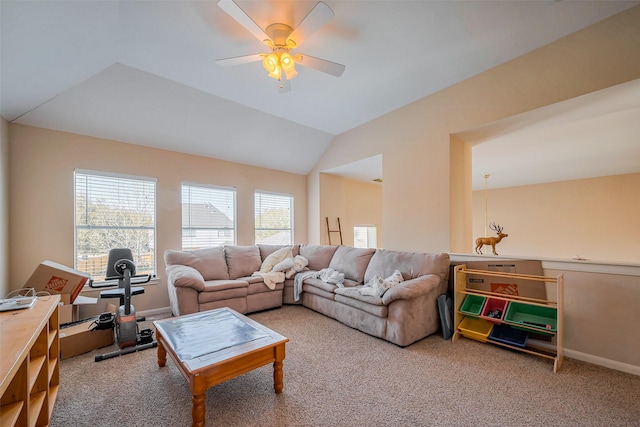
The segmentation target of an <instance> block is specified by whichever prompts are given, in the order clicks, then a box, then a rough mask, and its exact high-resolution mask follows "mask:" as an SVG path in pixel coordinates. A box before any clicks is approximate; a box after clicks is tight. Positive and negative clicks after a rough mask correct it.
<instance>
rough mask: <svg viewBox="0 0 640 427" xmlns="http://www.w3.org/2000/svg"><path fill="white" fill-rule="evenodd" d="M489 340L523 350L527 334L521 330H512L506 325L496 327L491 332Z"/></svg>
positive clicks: (527, 337)
mask: <svg viewBox="0 0 640 427" xmlns="http://www.w3.org/2000/svg"><path fill="white" fill-rule="evenodd" d="M489 339H490V340H491V341H496V342H500V343H503V344H508V345H513V346H516V347H520V348H524V347H525V346H526V345H527V340H528V339H529V333H528V332H526V331H523V330H521V329H514V328H512V327H511V326H508V325H496V326H494V327H493V329H492V330H491V333H490V334H489Z"/></svg>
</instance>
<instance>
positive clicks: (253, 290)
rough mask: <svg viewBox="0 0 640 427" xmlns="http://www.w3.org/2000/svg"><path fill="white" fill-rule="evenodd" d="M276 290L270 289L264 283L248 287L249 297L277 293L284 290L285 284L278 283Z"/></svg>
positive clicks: (250, 284)
mask: <svg viewBox="0 0 640 427" xmlns="http://www.w3.org/2000/svg"><path fill="white" fill-rule="evenodd" d="M275 286H276V287H275V288H274V289H269V288H268V287H267V285H265V284H264V282H262V281H261V282H254V283H249V286H247V295H255V294H261V293H263V292H275V291H280V290H282V289H284V282H280V283H276V285H275Z"/></svg>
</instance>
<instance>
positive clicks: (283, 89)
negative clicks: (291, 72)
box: [278, 77, 291, 93]
mask: <svg viewBox="0 0 640 427" xmlns="http://www.w3.org/2000/svg"><path fill="white" fill-rule="evenodd" d="M287 92H291V82H290V81H289V80H287V79H286V78H284V77H283V78H282V79H280V81H278V93H287Z"/></svg>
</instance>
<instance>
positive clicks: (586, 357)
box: [564, 349, 640, 376]
mask: <svg viewBox="0 0 640 427" xmlns="http://www.w3.org/2000/svg"><path fill="white" fill-rule="evenodd" d="M564 355H565V357H570V358H572V359H576V360H581V361H583V362H587V363H592V364H594V365H598V366H604V367H605V368H610V369H615V370H616V371H622V372H626V373H628V374H633V375H638V376H640V366H635V365H630V364H628V363H622V362H617V361H615V360H611V359H605V358H604V357H599V356H594V355H591V354H586V353H582V352H579V351H575V350H568V349H565V350H564Z"/></svg>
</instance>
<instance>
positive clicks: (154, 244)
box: [73, 169, 158, 283]
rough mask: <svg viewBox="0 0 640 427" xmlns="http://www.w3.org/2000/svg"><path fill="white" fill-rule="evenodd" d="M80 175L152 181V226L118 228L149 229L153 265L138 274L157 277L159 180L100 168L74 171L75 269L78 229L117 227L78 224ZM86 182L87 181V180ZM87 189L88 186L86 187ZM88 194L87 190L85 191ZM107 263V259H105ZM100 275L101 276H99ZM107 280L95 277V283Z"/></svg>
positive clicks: (136, 262) (150, 211)
mask: <svg viewBox="0 0 640 427" xmlns="http://www.w3.org/2000/svg"><path fill="white" fill-rule="evenodd" d="M78 175H84V176H87V177H96V178H103V179H111V180H118V179H122V180H130V181H138V182H140V183H151V184H152V187H153V191H152V192H151V194H152V195H153V203H152V205H153V206H152V208H151V209H150V210H147V211H146V212H147V213H150V214H152V215H153V218H152V221H153V224H152V225H151V226H135V227H134V226H124V227H118V229H142V230H149V231H150V232H151V233H152V236H153V238H152V240H151V241H150V242H149V243H150V248H151V250H150V251H149V253H150V255H151V260H152V265H151V266H150V268H149V269H143V270H138V271H137V274H149V275H151V277H153V278H155V277H157V272H158V232H157V225H158V215H157V209H158V206H157V203H158V188H157V182H158V180H157V179H156V178H153V177H147V176H139V175H131V174H122V173H117V172H106V171H98V170H89V169H74V171H73V253H74V257H73V258H74V260H73V263H74V268H75V269H79V268H78V261H79V253H78V250H79V245H78V237H79V236H78V230H81V229H109V228H116V227H114V226H104V225H103V226H96V225H92V224H84V225H78V216H77V214H78V211H77V209H78V195H79V194H78V186H77V184H78ZM85 182H86V181H85ZM85 190H86V188H85ZM85 194H86V192H85ZM130 249H132V252H133V256H134V260H133V261H134V262H135V264H136V266H139V264H140V262H139V260H137V259H135V258H136V251H135V250H133V249H134V248H130ZM108 255H109V254H108V252H107V254H105V256H106V259H107V260H108ZM105 263H106V261H105ZM105 274H106V265H105ZM91 275H92V277H95V276H94V274H91ZM98 277H100V276H98ZM103 282H105V280H104V279H97V280H96V279H94V283H103Z"/></svg>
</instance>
